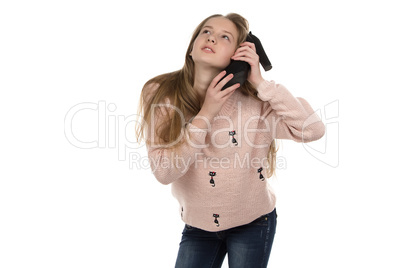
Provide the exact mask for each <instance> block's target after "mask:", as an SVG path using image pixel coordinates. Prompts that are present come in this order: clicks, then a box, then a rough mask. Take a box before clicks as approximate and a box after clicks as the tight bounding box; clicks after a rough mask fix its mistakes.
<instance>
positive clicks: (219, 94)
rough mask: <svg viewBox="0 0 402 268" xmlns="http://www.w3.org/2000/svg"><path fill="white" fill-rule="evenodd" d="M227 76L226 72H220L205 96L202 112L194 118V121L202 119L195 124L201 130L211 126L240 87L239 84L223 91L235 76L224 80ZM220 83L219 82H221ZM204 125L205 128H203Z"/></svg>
mask: <svg viewBox="0 0 402 268" xmlns="http://www.w3.org/2000/svg"><path fill="white" fill-rule="evenodd" d="M225 74H226V71H222V72H220V73H219V74H218V75H217V76H216V77H215V78H214V79H213V80H212V82H211V84H210V85H209V87H208V89H207V92H206V94H205V99H204V103H203V104H202V107H201V110H200V112H199V113H198V115H197V116H196V117H195V118H194V120H196V119H197V117H200V118H199V119H201V120H197V122H194V120H193V124H194V125H196V126H197V127H200V128H205V126H206V125H205V124H206V123H208V124H210V123H211V122H212V120H213V118H214V117H215V116H216V115H217V114H218V113H219V111H220V110H221V109H222V106H223V104H224V103H225V102H226V100H227V99H229V97H230V96H231V95H232V94H233V92H235V90H236V89H237V88H239V87H240V84H239V83H236V84H234V85H232V86H230V87H228V88H227V89H225V90H222V88H223V86H224V85H225V84H226V83H227V82H229V81H230V79H232V78H233V74H229V75H228V76H227V77H225V78H224V79H222V78H223V77H224V76H225ZM221 79H222V81H220V82H219V80H221ZM205 120H207V121H209V122H204V124H203V123H201V122H198V121H205ZM202 125H203V126H202Z"/></svg>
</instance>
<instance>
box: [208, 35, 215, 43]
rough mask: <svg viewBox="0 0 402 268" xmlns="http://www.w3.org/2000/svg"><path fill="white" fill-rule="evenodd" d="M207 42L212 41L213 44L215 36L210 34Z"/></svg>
mask: <svg viewBox="0 0 402 268" xmlns="http://www.w3.org/2000/svg"><path fill="white" fill-rule="evenodd" d="M208 42H212V43H214V44H215V38H214V37H213V36H212V35H210V36H209V37H208Z"/></svg>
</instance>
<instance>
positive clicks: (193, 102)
mask: <svg viewBox="0 0 402 268" xmlns="http://www.w3.org/2000/svg"><path fill="white" fill-rule="evenodd" d="M215 17H223V18H226V19H229V20H230V21H232V22H233V23H234V24H235V26H236V29H237V31H238V34H239V35H238V40H237V45H239V44H240V43H242V42H244V41H245V40H246V37H247V34H248V33H249V25H248V21H247V20H246V19H245V18H244V17H242V16H240V15H239V14H236V13H229V14H227V15H226V16H223V15H221V14H215V15H212V16H209V17H208V18H206V19H204V20H203V21H202V22H201V23H200V24H199V25H198V27H197V28H196V29H195V30H194V33H193V36H192V38H191V41H190V44H189V46H188V48H187V52H186V56H185V61H184V66H183V68H182V69H180V70H178V71H174V72H171V73H166V74H162V75H159V76H156V77H154V78H152V79H150V80H149V81H148V82H146V83H145V85H144V87H143V90H142V93H141V97H140V103H139V106H138V109H139V113H138V114H139V115H142V116H141V120H142V122H141V124H139V125H137V128H136V136H137V140H138V141H139V142H140V141H142V140H146V137H145V133H146V129H145V128H146V126H147V125H149V123H150V122H151V105H152V104H159V103H164V100H165V99H166V98H168V99H169V100H170V105H172V106H173V107H176V109H178V110H179V111H181V113H182V115H184V117H185V118H189V117H193V116H195V115H197V114H198V112H199V111H200V110H201V102H200V99H199V97H198V95H197V92H196V90H195V89H194V87H193V85H194V61H193V59H192V57H191V56H190V54H191V51H192V48H193V45H194V42H195V39H196V38H197V36H198V35H199V33H200V32H201V29H202V28H203V27H204V25H205V23H206V22H207V21H208V20H209V19H211V18H215ZM151 84H158V85H159V87H158V88H157V89H156V91H155V92H154V93H153V94H152V96H148V94H147V93H146V92H145V90H144V89H145V88H148V87H149V86H150V85H151ZM238 90H241V92H242V93H243V94H245V95H248V96H251V97H253V98H256V99H258V100H259V98H258V97H257V90H256V89H255V88H254V87H253V86H252V85H251V83H249V82H248V81H246V83H245V84H244V85H243V86H242V87H241V88H240V89H238ZM182 115H180V114H179V113H172V114H171V115H170V114H167V115H166V117H165V120H164V122H163V123H162V124H160V125H159V127H158V128H157V129H156V134H157V136H158V138H159V139H160V141H161V143H162V144H169V143H171V142H172V141H176V139H177V138H178V137H179V136H180V135H181V131H182V128H183V127H184V126H183V124H182V121H183V120H182ZM146 141H147V140H146ZM147 142H148V141H147ZM176 145H177V144H176ZM277 151H278V149H277V148H276V142H275V140H272V142H271V145H270V148H269V150H268V155H267V160H268V165H269V166H268V171H267V174H266V175H267V177H271V176H272V175H273V174H274V173H275V166H276V152H277Z"/></svg>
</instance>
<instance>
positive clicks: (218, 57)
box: [190, 17, 238, 70]
mask: <svg viewBox="0 0 402 268" xmlns="http://www.w3.org/2000/svg"><path fill="white" fill-rule="evenodd" d="M237 37H238V33H237V29H236V26H235V25H234V23H233V22H231V21H230V20H228V19H226V18H223V17H217V18H211V19H209V20H208V21H207V22H206V23H205V25H204V27H203V28H202V29H201V31H200V33H199V34H198V36H197V38H196V39H195V41H194V45H193V49H192V51H191V54H190V55H191V56H192V58H193V61H194V64H195V65H202V66H204V67H210V68H215V69H219V70H222V69H224V68H225V67H226V66H228V65H229V63H230V57H232V56H233V55H234V53H235V51H236V49H237Z"/></svg>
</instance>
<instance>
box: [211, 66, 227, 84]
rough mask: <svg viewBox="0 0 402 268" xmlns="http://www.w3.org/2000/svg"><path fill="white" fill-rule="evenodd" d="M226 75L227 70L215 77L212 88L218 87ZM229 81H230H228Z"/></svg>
mask: <svg viewBox="0 0 402 268" xmlns="http://www.w3.org/2000/svg"><path fill="white" fill-rule="evenodd" d="M225 75H226V71H225V70H223V71H222V72H220V73H219V74H218V75H217V76H215V78H214V79H212V82H211V84H210V85H211V86H212V87H216V85H217V84H218V82H219V81H220V80H221V79H222V78H223V77H224V76H225ZM228 81H229V80H228Z"/></svg>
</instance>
